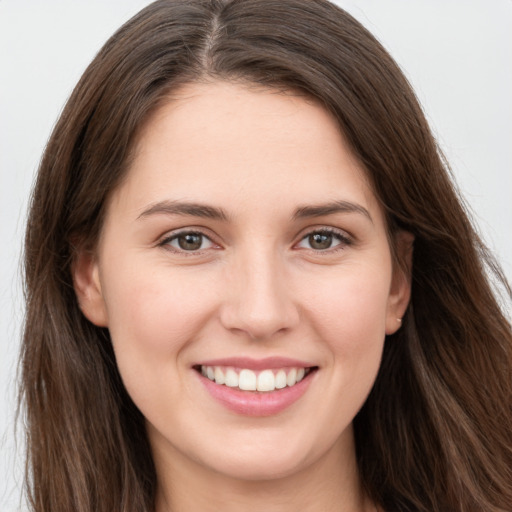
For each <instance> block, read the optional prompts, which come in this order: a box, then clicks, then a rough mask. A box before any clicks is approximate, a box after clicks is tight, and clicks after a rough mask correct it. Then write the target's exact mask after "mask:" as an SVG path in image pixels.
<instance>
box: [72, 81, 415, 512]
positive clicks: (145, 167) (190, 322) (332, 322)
mask: <svg viewBox="0 0 512 512" xmlns="http://www.w3.org/2000/svg"><path fill="white" fill-rule="evenodd" d="M177 201H181V202H192V203H199V204H201V205H207V206H210V207H214V208H218V209H222V211H223V212H224V214H225V218H208V217H204V216H202V215H198V214H197V213H198V212H195V214H193V213H194V212H192V213H191V212H189V213H186V214H184V213H183V212H181V213H176V212H174V213H172V212H170V211H169V208H167V209H166V208H164V207H163V206H169V204H172V205H175V204H176V202H177ZM335 201H345V202H346V203H349V204H350V205H352V207H351V210H350V209H349V210H350V211H345V210H346V208H345V209H344V210H343V209H342V210H341V211H330V212H327V211H324V212H318V211H317V212H316V213H317V214H318V215H309V216H300V215H299V216H297V215H296V214H297V210H299V209H301V208H304V207H311V206H318V205H325V204H332V203H333V202H335ZM155 205H158V206H156V207H155ZM354 205H355V207H354ZM363 209H364V210H363ZM302 211H304V210H302ZM365 212H366V213H365ZM310 213H311V212H310ZM326 229H327V230H333V231H334V232H335V234H334V235H332V239H328V240H332V245H331V246H330V247H328V248H327V249H324V248H322V249H318V247H317V246H314V247H313V246H312V243H311V237H310V236H309V235H311V234H312V233H319V232H320V233H324V234H325V230H326ZM187 230H188V231H190V230H192V231H194V232H198V231H199V232H202V233H204V236H205V238H203V239H202V245H201V248H200V249H199V250H196V251H189V252H187V251H185V250H183V249H180V247H179V238H174V239H173V238H172V237H173V236H175V235H176V234H177V232H181V233H183V231H185V232H186V231H187ZM327 236H329V233H327ZM397 236H398V240H397V247H398V250H399V251H401V252H403V253H404V254H403V255H404V256H405V257H406V258H407V256H408V252H409V250H408V247H409V245H410V244H409V242H410V239H409V238H408V236H407V235H406V234H399V235H397ZM206 237H207V238H206ZM181 240H183V239H181ZM395 267H396V266H395V265H393V261H392V257H391V251H390V247H389V242H388V237H387V234H386V225H385V220H384V216H383V213H382V210H381V208H380V207H379V204H378V202H377V200H376V198H375V195H374V193H373V192H372V190H371V187H370V186H369V184H368V181H367V179H366V177H365V171H364V169H363V167H362V166H361V164H360V163H359V162H358V161H357V159H356V158H355V156H354V155H353V153H352V152H351V150H350V149H349V147H348V145H347V144H346V142H345V140H344V138H343V136H342V134H341V133H340V130H339V128H338V126H337V124H336V122H335V120H334V119H333V118H332V117H331V116H330V114H329V113H327V112H326V111H325V110H324V109H323V108H321V107H320V106H319V105H317V104H316V103H314V102H312V101H309V100H306V99H305V98H302V97H300V96H298V95H294V94H291V93H290V94H284V93H282V92H275V91H269V90H263V89H259V88H256V87H254V86H251V87H249V86H247V85H240V84H233V83H226V82H210V83H201V84H192V85H189V86H187V87H185V88H183V89H182V90H180V91H178V92H177V93H175V94H174V95H173V97H172V98H170V99H169V102H168V103H167V104H165V105H164V106H162V107H161V108H160V109H159V110H158V111H157V112H156V113H155V114H154V115H153V116H152V118H151V119H150V120H149V121H148V122H147V124H146V125H145V126H144V128H143V130H142V131H141V133H140V136H139V139H138V145H137V148H136V156H135V159H134V161H133V164H132V166H131V168H130V169H129V171H128V174H127V176H126V179H125V180H124V181H123V183H122V184H121V185H120V186H119V188H118V189H117V190H115V191H114V193H113V194H112V196H111V199H110V201H109V204H108V208H107V213H106V218H105V222H104V226H103V229H102V233H101V237H100V240H99V243H98V246H97V248H96V251H95V252H94V254H93V256H91V255H90V252H86V251H83V252H82V253H81V254H80V255H79V257H78V259H77V262H76V265H75V271H74V278H75V288H76V292H77V295H78V297H79V300H80V304H81V307H82V310H83V311H84V314H85V315H86V316H87V317H88V318H89V320H91V321H92V322H93V323H95V324H96V325H100V326H106V327H108V328H109V330H110V333H111V337H112V343H113V346H114V350H115V353H116V358H117V363H118V366H119V370H120V373H121V376H122V378H123V381H124V383H125V386H126V388H127V390H128V392H129V394H130V396H131V397H132V399H133V401H134V402H135V404H136V405H137V406H138V407H139V409H140V410H141V411H142V413H143V414H144V416H145V418H146V420H147V430H148V436H149V439H150V442H151V446H152V450H153V455H154V459H155V464H156V469H157V475H158V480H159V485H158V496H157V505H156V508H157V511H158V512H164V511H169V510H172V511H174V512H181V511H188V512H190V511H204V510H224V511H228V512H229V511H240V510H244V511H261V510H265V511H272V512H285V511H292V510H298V509H300V510H303V511H309V512H313V511H318V512H319V511H322V512H326V511H327V512H328V511H334V510H336V511H346V512H348V511H373V510H375V507H374V505H373V504H371V503H370V502H369V500H367V499H366V498H365V496H364V493H363V492H362V490H361V486H360V482H359V477H358V474H357V468H356V461H355V449H354V437H353V429H352V420H353V418H354V416H355V415H356V413H357V412H358V410H359V409H360V408H361V406H362V405H363V403H364V401H365V399H366V397H367V395H368V393H369V391H370V389H371V387H372V385H373V382H374V380H375V377H376V375H377V372H378V369H379V365H380V360H381V354H382V349H383V345H384V340H385V335H386V334H391V333H393V332H395V331H396V330H397V329H398V328H399V327H400V322H399V321H398V320H397V319H399V318H401V317H402V316H403V314H404V311H405V309H406V307H407V303H408V300H409V293H410V289H409V282H408V279H407V276H405V275H404V274H403V272H402V271H399V270H397V269H396V268H395ZM233 356H247V357H252V358H255V359H261V358H264V357H268V356H287V357H292V358H297V359H300V360H304V361H308V362H311V363H312V364H313V365H316V366H318V367H319V370H318V371H317V372H316V373H315V374H314V376H313V378H312V381H311V383H310V386H309V388H308V390H307V392H306V393H305V394H304V395H303V396H302V397H301V398H300V399H299V400H298V401H297V402H296V403H294V404H292V405H291V406H290V407H288V408H287V409H285V410H284V411H282V412H280V413H278V414H276V415H272V416H268V417H256V418H254V417H248V416H244V415H239V414H236V413H234V412H232V411H229V410H227V409H226V408H225V407H223V406H222V405H220V404H219V403H218V402H216V401H214V400H213V399H212V398H211V396H210V395H209V394H208V393H207V392H206V391H205V389H204V388H203V386H202V384H201V382H200V380H199V378H198V374H197V372H196V371H195V370H194V369H192V366H193V365H194V364H196V363H197V362H198V361H204V360H209V359H217V358H222V357H233Z"/></svg>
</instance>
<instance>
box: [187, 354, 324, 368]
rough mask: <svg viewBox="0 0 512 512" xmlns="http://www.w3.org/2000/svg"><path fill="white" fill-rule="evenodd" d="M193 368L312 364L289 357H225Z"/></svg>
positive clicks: (285, 366) (277, 366) (296, 366)
mask: <svg viewBox="0 0 512 512" xmlns="http://www.w3.org/2000/svg"><path fill="white" fill-rule="evenodd" d="M194 366H233V367H235V368H247V369H248V370H266V369H270V368H310V367H312V366H315V365H314V364H312V363H309V362H305V361H300V360H298V359H291V358H289V357H276V356H274V357H265V358H263V359H253V358H251V357H226V358H221V359H210V360H208V361H201V362H199V363H196V364H195V365H194Z"/></svg>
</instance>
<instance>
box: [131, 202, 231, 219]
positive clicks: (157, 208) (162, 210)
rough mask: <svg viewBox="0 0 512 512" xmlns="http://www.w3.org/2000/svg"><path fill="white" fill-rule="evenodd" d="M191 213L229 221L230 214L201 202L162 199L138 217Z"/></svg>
mask: <svg viewBox="0 0 512 512" xmlns="http://www.w3.org/2000/svg"><path fill="white" fill-rule="evenodd" d="M156 214H160V215H162V214H163V215H190V216H193V217H202V218H206V219H214V220H222V221H227V220H228V215H227V214H226V212H225V211H224V210H223V209H222V208H216V207H214V206H208V205H206V204H201V203H190V202H184V201H160V202H158V203H155V204H153V205H151V206H150V207H149V208H147V209H146V210H144V211H143V212H142V213H141V214H140V215H139V216H138V217H137V219H142V218H144V217H148V216H150V215H156Z"/></svg>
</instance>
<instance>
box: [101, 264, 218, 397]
mask: <svg viewBox="0 0 512 512" xmlns="http://www.w3.org/2000/svg"><path fill="white" fill-rule="evenodd" d="M105 270H106V272H109V274H108V275H109V280H108V283H107V286H106V287H105V289H104V297H105V300H106V304H107V311H108V324H109V325H108V327H109V332H110V336H111V339H112V343H113V347H114V352H115V355H116V361H117V364H118V367H119V371H120V373H121V376H122V378H123V381H124V383H125V386H126V387H127V389H128V391H129V393H130V394H131V395H132V398H134V400H135V401H136V396H137V395H139V394H141V393H144V390H145V389H146V388H147V389H146V390H147V391H149V390H150V389H151V387H153V389H154V386H155V385H157V386H158V385H165V382H167V381H168V379H169V376H170V375H175V376H179V375H180V372H182V371H183V367H182V366H181V365H180V364H179V362H180V356H181V353H182V350H183V349H184V348H185V347H186V346H187V345H188V344H189V343H190V342H193V341H194V340H195V339H196V338H197V336H198V333H199V332H200V330H201V328H202V326H204V324H205V323H207V322H208V319H209V317H210V316H211V312H212V310H213V309H214V307H215V306H214V300H215V299H214V297H212V294H211V293H208V291H206V290H205V291H201V287H199V288H198V285H197V283H194V281H197V278H196V279H193V280H192V281H191V280H190V278H189V277H188V276H186V277H184V276H182V275H181V274H180V273H179V272H173V271H172V270H171V269H166V270H165V271H164V272H162V271H161V270H159V271H151V270H148V269H147V267H146V268H144V269H143V270H142V269H140V270H139V271H137V268H135V266H134V267H133V268H130V269H127V268H124V269H123V268H121V267H119V266H118V267H117V268H115V269H114V268H111V269H110V270H109V269H105ZM117 276H119V278H117ZM198 290H199V291H198Z"/></svg>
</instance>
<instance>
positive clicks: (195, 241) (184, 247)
mask: <svg viewBox="0 0 512 512" xmlns="http://www.w3.org/2000/svg"><path fill="white" fill-rule="evenodd" d="M164 245H169V246H171V247H172V248H173V249H175V250H178V251H185V252H193V251H201V250H203V249H210V248H211V247H212V246H213V242H212V241H211V240H210V239H209V238H208V237H207V236H205V235H203V234H202V233H193V232H186V233H178V234H177V235H174V236H172V237H171V238H168V239H167V240H166V241H165V242H164Z"/></svg>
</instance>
